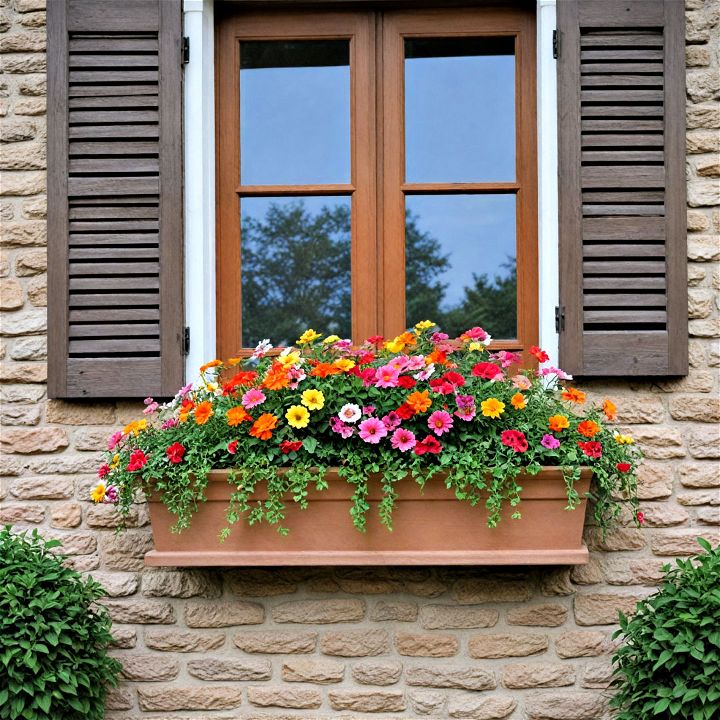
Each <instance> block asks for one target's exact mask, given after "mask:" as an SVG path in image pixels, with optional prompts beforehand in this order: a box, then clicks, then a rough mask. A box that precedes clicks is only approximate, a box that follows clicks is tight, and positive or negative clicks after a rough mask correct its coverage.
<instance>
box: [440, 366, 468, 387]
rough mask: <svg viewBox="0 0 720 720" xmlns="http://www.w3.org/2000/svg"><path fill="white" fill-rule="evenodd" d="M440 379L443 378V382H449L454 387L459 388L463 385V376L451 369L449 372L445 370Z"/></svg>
mask: <svg viewBox="0 0 720 720" xmlns="http://www.w3.org/2000/svg"><path fill="white" fill-rule="evenodd" d="M441 379H442V380H445V382H449V383H450V384H451V385H452V386H453V387H456V388H461V387H462V386H463V385H465V378H464V377H463V376H462V375H461V374H460V373H457V372H453V371H452V370H451V371H450V372H446V373H445V374H444V375H443V376H442V378H441Z"/></svg>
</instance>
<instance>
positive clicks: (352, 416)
mask: <svg viewBox="0 0 720 720" xmlns="http://www.w3.org/2000/svg"><path fill="white" fill-rule="evenodd" d="M338 415H339V416H340V419H341V420H342V421H343V422H346V423H356V422H357V421H358V420H359V419H360V418H361V417H362V410H361V409H360V407H359V406H358V405H355V403H347V404H346V405H343V406H342V407H341V408H340V412H339V413H338Z"/></svg>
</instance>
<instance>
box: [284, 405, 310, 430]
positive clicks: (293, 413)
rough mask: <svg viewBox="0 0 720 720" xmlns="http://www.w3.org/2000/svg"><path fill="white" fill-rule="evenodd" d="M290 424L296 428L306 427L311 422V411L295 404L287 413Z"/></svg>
mask: <svg viewBox="0 0 720 720" xmlns="http://www.w3.org/2000/svg"><path fill="white" fill-rule="evenodd" d="M285 419H286V420H287V421H288V425H290V426H291V427H294V428H304V427H307V424H308V423H309V422H310V413H309V412H308V411H307V409H306V408H304V407H303V406H302V405H293V406H292V407H291V408H290V409H289V410H288V411H287V412H286V413H285Z"/></svg>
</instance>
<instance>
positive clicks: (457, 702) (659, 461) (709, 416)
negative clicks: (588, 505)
mask: <svg viewBox="0 0 720 720" xmlns="http://www.w3.org/2000/svg"><path fill="white" fill-rule="evenodd" d="M687 10H688V12H687V18H688V24H687V66H688V74H687V78H688V112H687V117H688V135H687V151H688V169H687V172H688V198H689V207H688V230H689V261H690V262H689V285H690V318H691V320H690V334H691V336H692V337H691V343H690V348H691V349H690V363H691V370H690V374H689V375H688V377H687V378H683V379H681V380H675V381H667V382H656V383H647V382H639V381H633V382H631V383H627V382H613V383H611V384H609V383H600V382H596V383H592V384H591V385H590V386H589V389H590V390H591V391H592V392H593V393H596V394H598V395H603V396H604V395H605V394H609V395H611V396H613V397H615V398H616V399H617V400H618V405H619V406H620V412H621V418H620V419H621V423H622V425H623V426H624V427H626V428H627V429H628V430H629V431H630V432H631V433H632V434H633V435H634V436H635V437H636V438H637V439H638V441H639V442H640V443H641V445H642V447H643V449H644V450H645V453H646V455H647V462H646V463H645V465H644V467H643V470H642V486H641V495H642V499H643V510H644V512H645V516H646V518H647V524H646V527H645V528H643V529H642V530H637V529H634V528H632V527H624V528H621V529H618V530H617V531H616V532H614V533H613V534H612V535H611V536H609V537H608V538H607V539H606V540H605V541H602V540H600V539H599V538H598V537H597V536H596V534H594V533H593V532H592V531H589V534H588V542H589V545H590V547H591V551H592V556H591V562H590V564H589V565H587V566H583V567H578V568H575V569H573V570H569V569H567V568H559V569H553V570H528V569H507V570H504V571H502V572H498V571H487V570H484V569H456V570H453V569H443V568H439V569H425V568H417V569H402V568H399V569H385V570H364V569H360V570H358V569H355V570H353V569H337V570H334V571H332V570H323V569H317V570H312V569H287V570H250V571H242V570H234V571H229V572H209V571H202V570H197V571H187V572H179V571H173V570H144V569H143V560H142V558H143V553H144V552H145V551H146V550H147V549H148V548H149V547H150V543H151V539H150V530H149V527H148V521H147V514H146V512H145V510H144V508H142V507H141V508H139V509H138V512H137V515H136V516H135V517H134V525H135V527H134V528H133V529H131V530H130V531H128V532H127V533H125V534H122V535H116V534H115V532H114V529H113V528H114V526H115V522H116V519H115V517H114V515H113V512H112V510H111V509H110V508H109V507H107V506H98V507H93V506H92V505H91V504H90V503H89V502H88V499H87V498H88V493H89V490H90V488H91V487H92V485H93V484H94V483H95V476H94V473H95V470H96V467H97V458H98V451H99V450H100V449H101V448H102V447H103V444H104V440H105V438H106V436H107V435H109V433H110V432H111V431H112V430H113V429H115V428H116V427H117V426H118V424H120V425H121V424H123V423H125V422H126V421H128V420H129V419H130V418H131V417H133V416H134V415H135V413H136V411H137V405H136V404H128V403H102V404H92V405H88V404H79V403H77V404H73V403H66V402H60V401H56V400H48V399H47V397H46V392H45V384H44V383H45V379H46V342H45V328H46V311H45V308H46V304H47V297H46V274H45V273H46V249H45V247H46V227H45V206H46V201H45V157H46V152H45V137H46V126H45V103H46V98H45V93H46V83H45V72H46V59H45V28H44V25H45V12H44V0H0V60H1V62H2V67H3V72H4V75H3V76H2V78H0V116H2V117H0V132H1V135H2V146H0V169H2V180H1V181H0V221H1V223H2V234H1V248H2V260H1V261H0V276H2V279H1V280H0V282H1V283H2V285H1V286H0V288H1V289H0V307H1V309H2V314H1V315H0V323H1V329H0V360H1V365H0V367H1V370H0V400H1V401H2V426H1V430H2V434H1V439H0V449H1V450H2V468H1V471H2V475H3V478H2V480H0V483H1V484H0V522H4V523H7V522H10V523H13V524H16V525H17V526H19V527H38V528H40V529H41V530H42V532H43V533H44V534H46V535H48V536H52V537H57V538H60V539H61V540H62V541H63V542H64V544H65V551H66V552H67V553H69V554H70V556H71V560H70V562H71V563H72V564H73V565H74V566H75V567H76V568H78V569H79V570H82V571H87V572H91V573H92V574H93V575H94V576H95V577H96V578H97V579H98V580H100V581H101V582H102V583H103V584H104V585H105V587H106V589H107V591H108V593H109V595H110V597H109V599H108V601H107V605H108V607H109V609H110V613H111V614H112V617H113V619H114V621H115V623H116V625H115V638H116V645H117V649H116V650H115V651H114V652H115V653H116V654H117V656H118V657H120V658H121V659H122V661H123V663H124V666H125V677H126V680H125V681H124V682H123V683H122V686H121V687H120V688H119V689H118V690H117V691H115V692H113V693H112V696H111V698H110V706H109V707H110V709H109V713H108V716H109V717H112V718H125V719H128V720H129V719H130V718H149V717H162V718H197V719H199V718H208V719H210V718H242V719H249V718H268V719H274V720H280V719H281V718H283V719H285V718H305V719H308V718H329V717H345V718H350V717H383V718H410V717H415V718H421V717H430V718H448V717H451V718H486V719H491V718H531V719H535V720H541V719H542V720H555V719H558V720H560V719H567V720H581V719H584V718H601V717H603V716H604V715H605V713H606V711H605V702H606V698H607V694H608V693H607V689H606V688H607V682H608V676H609V669H610V660H609V654H610V652H611V648H612V643H611V640H610V636H611V634H612V632H613V630H614V622H615V618H616V611H617V610H618V609H622V610H626V611H627V610H630V609H631V608H632V607H633V604H634V602H635V601H636V600H637V599H638V598H640V597H642V596H644V595H647V594H648V593H651V592H653V588H654V586H655V584H656V583H657V581H658V578H659V576H660V567H661V565H662V564H663V563H665V562H667V561H668V560H670V559H671V558H672V557H673V556H679V555H688V554H691V553H693V552H694V551H695V550H696V545H695V541H694V538H695V537H696V536H697V535H698V534H704V535H705V536H708V537H710V536H714V537H717V536H718V522H719V520H720V490H719V489H718V488H720V463H719V462H718V460H719V459H720V396H719V393H718V390H719V386H718V368H719V367H720V351H719V348H718V338H719V337H720V312H719V311H718V303H719V300H720V293H719V292H718V291H719V290H720V263H719V261H720V245H719V243H718V233H719V232H720V180H719V178H720V164H719V163H718V152H719V151H720V132H719V128H720V2H718V1H717V0H704V1H703V0H688V2H687ZM193 711H194V712H193ZM365 713H373V715H365Z"/></svg>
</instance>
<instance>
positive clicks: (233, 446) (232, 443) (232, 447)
mask: <svg viewBox="0 0 720 720" xmlns="http://www.w3.org/2000/svg"><path fill="white" fill-rule="evenodd" d="M237 446H238V441H237V440H231V441H230V442H229V443H228V446H227V451H228V452H229V453H230V454H231V455H234V454H235V453H236V452H237Z"/></svg>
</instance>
